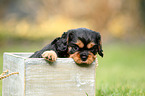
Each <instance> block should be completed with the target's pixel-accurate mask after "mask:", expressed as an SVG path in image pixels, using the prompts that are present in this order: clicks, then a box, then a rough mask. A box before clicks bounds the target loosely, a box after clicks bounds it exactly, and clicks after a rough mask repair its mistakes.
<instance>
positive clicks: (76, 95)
mask: <svg viewBox="0 0 145 96" xmlns="http://www.w3.org/2000/svg"><path fill="white" fill-rule="evenodd" d="M31 54H32V53H4V63H3V70H7V69H8V70H9V73H11V72H19V74H14V75H12V76H9V77H7V78H4V79H3V83H2V84H3V85H2V95H3V96H87V94H88V96H95V65H96V64H95V62H94V63H93V64H91V65H89V66H79V65H77V64H75V62H74V61H73V59H72V58H58V59H57V60H56V62H54V63H49V62H47V61H46V60H44V59H43V58H28V57H29V56H30V55H31Z"/></svg>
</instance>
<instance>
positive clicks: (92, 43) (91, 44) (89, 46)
mask: <svg viewBox="0 0 145 96" xmlns="http://www.w3.org/2000/svg"><path fill="white" fill-rule="evenodd" d="M94 45H95V43H94V42H90V43H89V44H88V45H87V48H88V49H90V48H92V47H93V46H94Z"/></svg>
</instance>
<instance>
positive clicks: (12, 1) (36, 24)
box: [0, 0, 145, 41]
mask: <svg viewBox="0 0 145 96" xmlns="http://www.w3.org/2000/svg"><path fill="white" fill-rule="evenodd" d="M144 12H145V1H144V0H127V1H126V0H118V1H117V2H116V1H115V0H68V1H66V0H41V1H40V0H1V1H0V40H1V41H5V40H7V39H8V38H11V39H15V38H18V39H27V40H38V39H39V40H40V39H46V38H47V39H48V38H49V39H52V38H54V37H57V36H60V35H61V34H62V33H63V32H65V31H67V30H69V29H73V28H78V27H86V28H90V29H92V30H95V31H99V32H101V34H102V36H103V39H104V41H108V40H114V39H115V40H116V39H118V40H127V41H128V40H130V41H132V40H133V41H137V40H140V41H142V40H144V39H145V14H144ZM16 40H17V39H16Z"/></svg>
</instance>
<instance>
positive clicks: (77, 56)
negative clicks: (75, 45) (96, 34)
mask: <svg viewBox="0 0 145 96" xmlns="http://www.w3.org/2000/svg"><path fill="white" fill-rule="evenodd" d="M70 58H73V59H74V61H75V62H76V63H77V64H82V63H86V64H91V63H92V62H93V61H94V60H95V59H96V56H95V55H94V54H93V53H91V52H89V55H88V58H87V60H86V61H82V60H81V57H80V54H79V52H75V53H74V54H71V55H70Z"/></svg>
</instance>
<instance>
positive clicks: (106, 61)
mask: <svg viewBox="0 0 145 96" xmlns="http://www.w3.org/2000/svg"><path fill="white" fill-rule="evenodd" d="M104 54H105V55H104V58H99V67H98V69H97V72H96V75H97V76H96V78H97V79H96V87H97V88H96V96H144V95H145V75H144V73H145V65H144V64H145V46H143V45H140V46H139V45H130V46H129V45H124V44H123V45H122V44H119V45H110V46H108V47H105V49H104Z"/></svg>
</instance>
